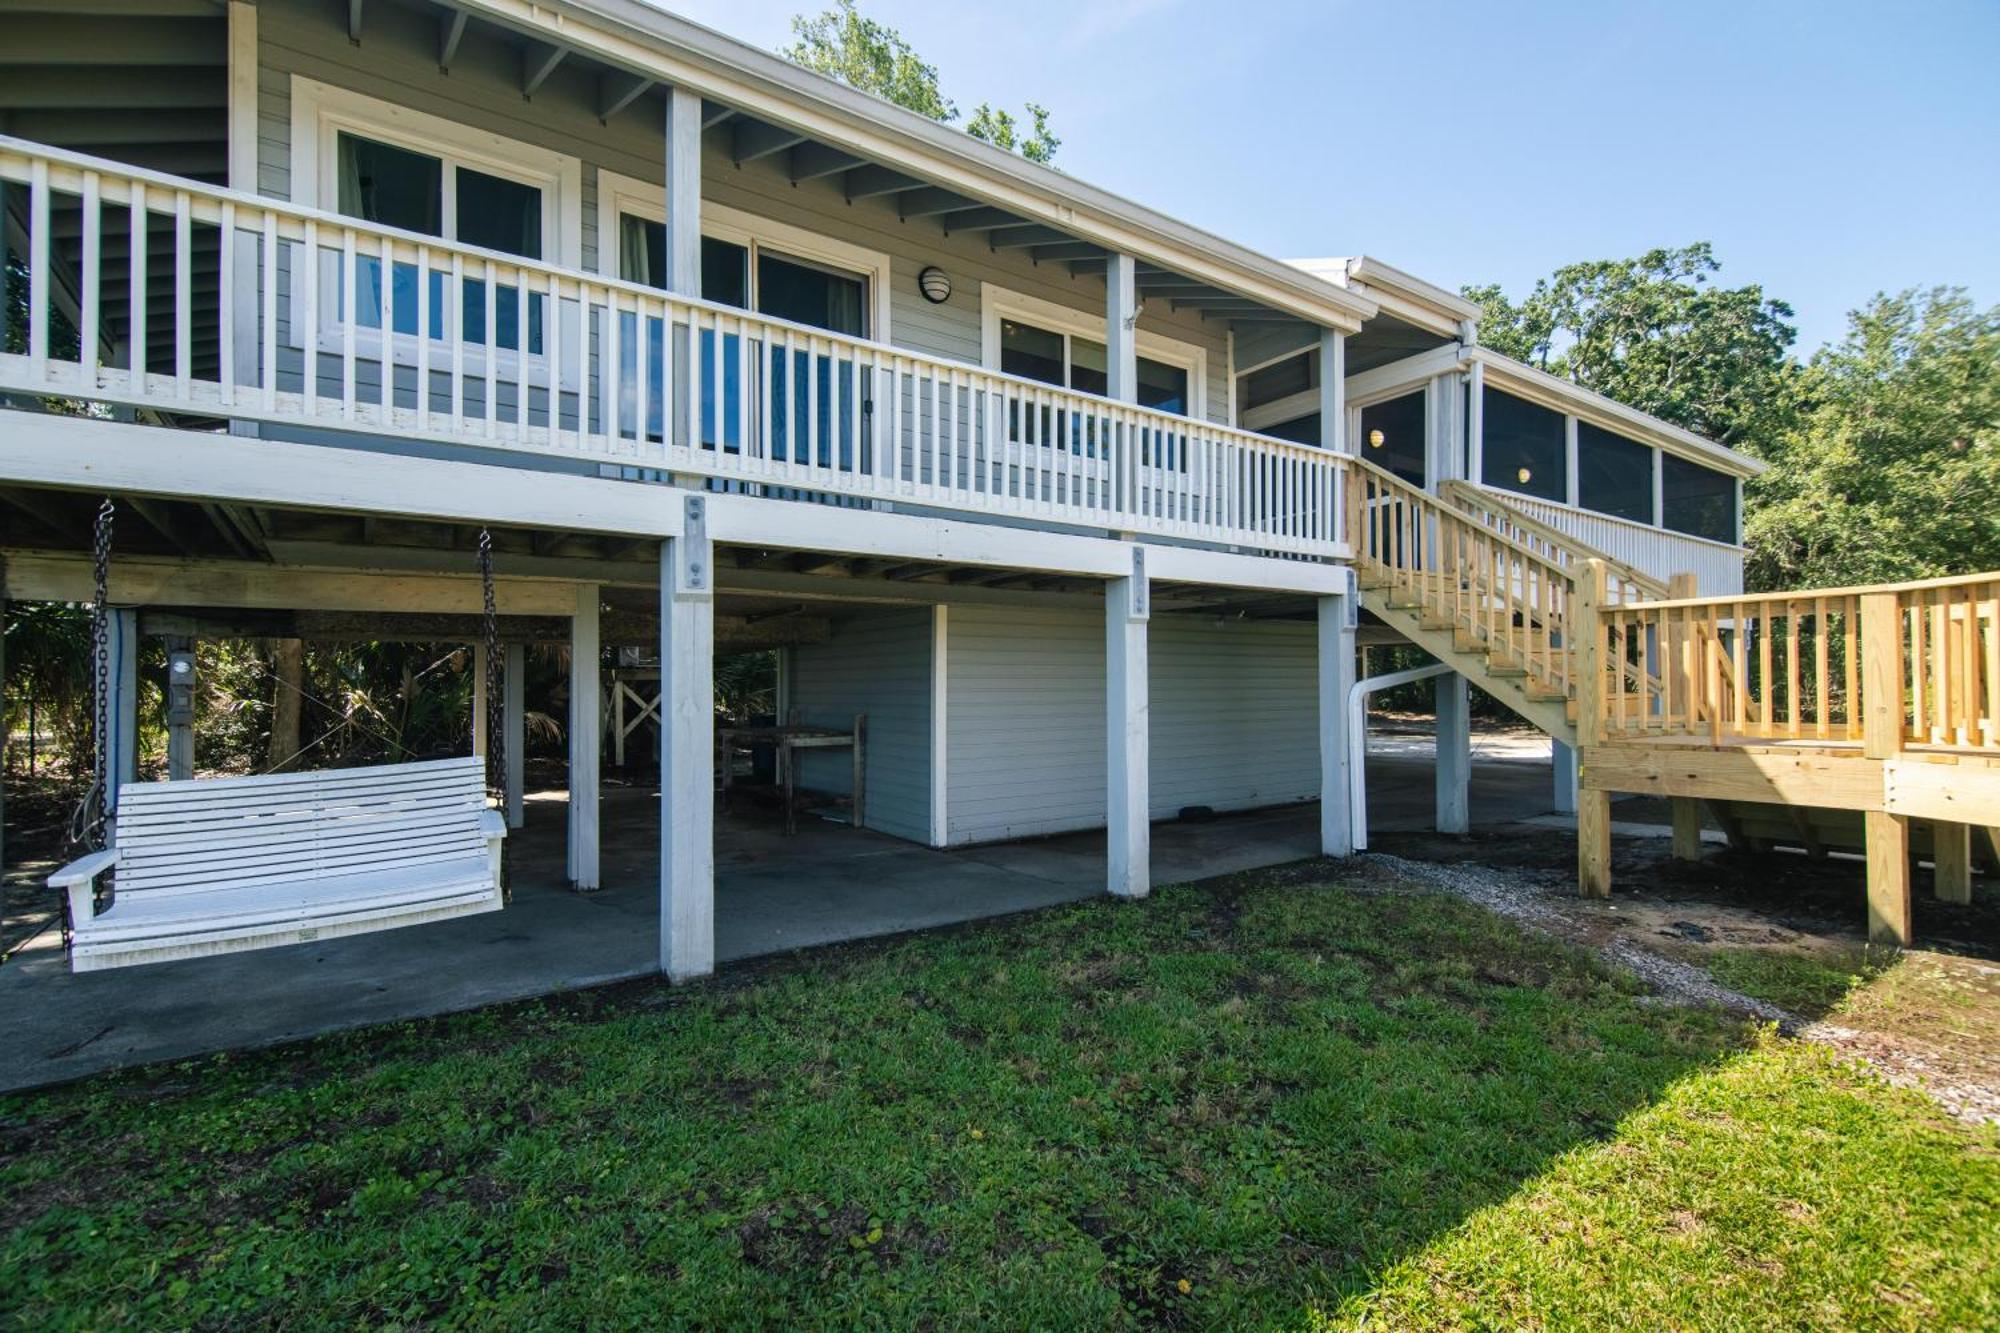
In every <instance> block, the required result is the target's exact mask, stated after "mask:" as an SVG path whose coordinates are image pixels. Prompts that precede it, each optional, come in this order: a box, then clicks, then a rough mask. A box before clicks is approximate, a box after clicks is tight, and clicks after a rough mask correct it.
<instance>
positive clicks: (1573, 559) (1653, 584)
mask: <svg viewBox="0 0 2000 1333" xmlns="http://www.w3.org/2000/svg"><path fill="white" fill-rule="evenodd" d="M1438 491H1439V493H1440V494H1443V495H1447V496H1449V497H1451V498H1452V499H1453V500H1455V501H1457V502H1458V503H1459V505H1460V507H1461V508H1465V509H1468V510H1480V511H1484V512H1485V513H1487V514H1491V515H1492V516H1494V517H1497V518H1504V519H1505V520H1506V521H1507V522H1509V523H1512V524H1513V525H1514V526H1515V527H1517V528H1520V529H1521V530H1522V531H1524V532H1529V533H1532V534H1534V535H1535V536H1536V537H1537V538H1539V539H1540V540H1541V541H1544V542H1546V543H1548V545H1549V546H1550V547H1551V548H1552V549H1555V550H1559V551H1561V552H1563V553H1564V556H1565V557H1566V558H1565V560H1564V561H1563V562H1562V563H1565V564H1569V565H1575V564H1577V563H1579V562H1581V561H1584V560H1602V561H1603V562H1604V566H1605V569H1606V571H1607V572H1608V573H1610V574H1615V575H1616V576H1617V577H1618V578H1619V579H1621V580H1623V581H1624V582H1626V583H1629V584H1631V585H1632V587H1633V589H1634V590H1635V591H1637V592H1641V593H1645V594H1648V595H1649V596H1650V597H1652V598H1664V597H1666V596H1667V595H1668V594H1667V585H1666V584H1665V583H1662V582H1661V581H1660V580H1659V579H1656V578H1654V577H1653V576H1652V575H1650V574H1647V573H1645V572H1643V571H1642V570H1640V569H1638V568H1636V567H1634V566H1632V565H1629V564H1626V563H1625V562H1624V561H1622V560H1618V559H1614V558H1613V557H1612V556H1609V555H1607V554H1605V553H1604V552H1603V551H1600V550H1598V549H1596V548H1595V547H1593V546H1591V545H1590V544H1588V543H1587V542H1584V541H1581V540H1579V539H1578V538H1576V537H1574V536H1572V535H1570V534H1569V533H1567V532H1564V531H1563V530H1562V529H1561V528H1557V527H1554V526H1552V525H1550V524H1548V523H1544V522H1543V521H1542V520H1541V519H1539V518H1536V517H1535V516H1534V515H1533V514H1530V513H1528V512H1527V511H1526V510H1524V509H1522V508H1521V507H1520V506H1518V505H1516V504H1515V503H1514V502H1513V501H1512V500H1510V499H1509V498H1508V497H1507V496H1505V495H1501V494H1499V493H1497V492H1494V491H1489V490H1487V489H1486V488H1485V487H1482V486H1475V485H1473V484H1472V483H1471V482H1469V481H1460V480H1453V481H1447V482H1445V483H1444V484H1443V485H1441V486H1439V487H1438Z"/></svg>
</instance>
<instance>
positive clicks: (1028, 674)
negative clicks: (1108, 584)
mask: <svg viewBox="0 0 2000 1333" xmlns="http://www.w3.org/2000/svg"><path fill="white" fill-rule="evenodd" d="M949 625H950V632H949V635H948V637H947V639H946V641H945V677H946V702H945V731H946V752H947V754H948V755H949V759H948V760H947V762H946V766H945V774H946V782H947V783H948V790H947V792H946V798H945V808H946V812H947V823H948V840H949V841H950V842H952V843H965V842H992V841H995V840H997V839H1001V838H1024V837H1032V836H1036V835H1039V834H1046V833H1062V832H1067V831H1069V830H1072V829H1087V828H1101V827H1102V826H1103V824H1104V799H1105V797H1104V778H1105V775H1104V618H1103V617H1102V616H1101V615H1093V614H1090V613H1089V612H1085V611H1055V610H1042V609H1025V608H1015V607H988V606H954V607H952V608H951V618H950V621H949Z"/></svg>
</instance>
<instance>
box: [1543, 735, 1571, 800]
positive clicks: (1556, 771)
mask: <svg viewBox="0 0 2000 1333" xmlns="http://www.w3.org/2000/svg"><path fill="white" fill-rule="evenodd" d="M1549 768H1550V770H1551V771H1552V773H1553V775H1554V779H1555V792H1554V795H1553V800H1554V808H1555V812H1556V813H1557V814H1559V815H1573V814H1575V813H1576V751H1575V750H1574V749H1572V748H1571V747H1570V746H1567V745H1565V744H1563V743H1562V742H1561V741H1559V740H1556V739H1554V738H1553V737H1551V738H1550V740H1549Z"/></svg>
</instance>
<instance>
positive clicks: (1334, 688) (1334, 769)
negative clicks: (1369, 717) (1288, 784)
mask: <svg viewBox="0 0 2000 1333" xmlns="http://www.w3.org/2000/svg"><path fill="white" fill-rule="evenodd" d="M1344 577H1345V579H1346V591H1345V592H1344V593H1342V594H1340V595H1338V596H1334V597H1322V598H1320V599H1319V605H1318V611H1319V700H1318V702H1319V850H1320V855H1322V856H1352V855H1354V848H1355V841H1356V836H1357V833H1359V832H1360V831H1361V830H1357V829H1356V828H1355V820H1356V818H1357V814H1356V812H1355V810H1354V783H1355V773H1354V759H1353V744H1354V738H1353V737H1352V736H1350V735H1349V728H1350V727H1352V726H1353V725H1354V719H1353V717H1352V713H1354V712H1356V711H1361V710H1360V709H1359V708H1358V707H1357V708H1350V707H1349V705H1348V698H1347V696H1348V695H1349V693H1351V692H1352V691H1353V689H1354V630H1355V622H1356V620H1357V619H1358V616H1357V615H1356V609H1357V608H1356V601H1355V589H1354V574H1353V571H1352V569H1351V568H1348V569H1347V570H1346V573H1345V576H1344ZM1362 814H1363V816H1365V811H1364V812H1362Z"/></svg>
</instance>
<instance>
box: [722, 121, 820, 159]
mask: <svg viewBox="0 0 2000 1333" xmlns="http://www.w3.org/2000/svg"><path fill="white" fill-rule="evenodd" d="M805 141H806V136H805V135H803V134H800V133H799V132H798V131H797V130H788V129H786V128H785V127H784V126H782V125H769V124H766V123H765V122H763V121H761V120H747V119H741V118H739V119H738V120H737V122H736V128H735V130H734V131H733V133H732V137H731V139H730V143H729V158H730V160H731V161H732V162H734V163H735V164H736V165H737V166H739V167H740V166H742V165H743V164H744V163H745V162H755V161H756V160H757V159H758V158H760V157H769V156H771V154H773V153H782V152H784V151H785V150H786V149H787V148H792V147H795V146H797V145H799V144H802V143H804V142H805Z"/></svg>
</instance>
